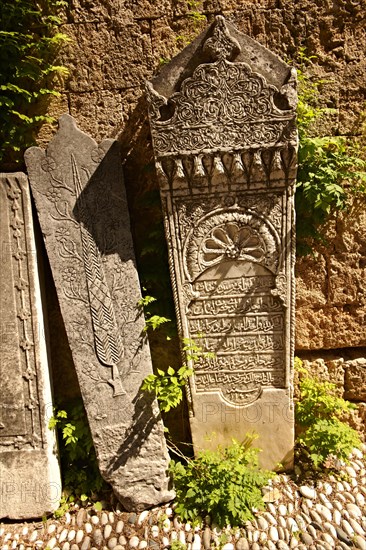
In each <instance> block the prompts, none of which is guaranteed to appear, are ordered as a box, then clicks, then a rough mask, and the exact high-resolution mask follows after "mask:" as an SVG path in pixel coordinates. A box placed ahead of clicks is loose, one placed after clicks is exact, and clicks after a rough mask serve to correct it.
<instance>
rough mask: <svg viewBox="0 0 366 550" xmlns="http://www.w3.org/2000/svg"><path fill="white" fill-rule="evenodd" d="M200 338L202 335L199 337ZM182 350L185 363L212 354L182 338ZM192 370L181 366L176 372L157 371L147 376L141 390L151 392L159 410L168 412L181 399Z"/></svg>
mask: <svg viewBox="0 0 366 550" xmlns="http://www.w3.org/2000/svg"><path fill="white" fill-rule="evenodd" d="M200 336H201V337H202V335H200ZM182 350H183V352H184V354H185V357H186V361H187V362H193V363H194V362H195V361H197V360H198V359H199V358H200V357H207V358H211V357H214V354H213V353H211V352H205V351H203V350H202V348H201V347H200V346H199V345H198V344H197V343H196V342H195V341H194V340H192V339H190V338H183V347H182ZM192 374H193V369H192V368H190V367H188V366H187V365H186V364H183V366H182V367H180V369H178V370H174V369H173V368H172V367H168V369H167V371H163V370H161V369H157V374H149V376H147V377H146V378H145V379H144V381H143V383H142V386H141V389H142V390H145V391H149V392H153V393H155V395H156V398H157V400H158V402H159V406H160V410H161V411H163V412H169V411H170V409H172V408H175V407H177V406H178V405H179V403H180V402H181V401H182V399H183V387H184V386H185V385H186V384H187V381H188V379H189V377H190V376H191V375H192Z"/></svg>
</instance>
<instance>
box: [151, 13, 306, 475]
mask: <svg viewBox="0 0 366 550" xmlns="http://www.w3.org/2000/svg"><path fill="white" fill-rule="evenodd" d="M295 81H296V76H295V74H294V72H293V71H291V69H290V68H289V67H288V66H287V65H286V64H285V63H284V62H282V61H281V60H280V59H279V58H278V57H277V56H275V55H274V54H272V53H271V52H269V51H268V50H266V49H265V48H263V47H262V46H260V45H259V44H258V43H256V42H254V41H253V40H252V39H250V38H249V37H247V36H245V35H243V34H241V33H239V32H238V31H237V30H236V29H235V28H234V27H233V26H232V25H230V24H228V23H226V22H225V20H224V19H223V18H222V17H218V18H216V21H215V22H214V23H213V25H212V26H211V27H209V28H208V29H207V30H205V31H204V32H203V33H202V34H201V35H200V36H199V37H198V38H197V39H196V40H195V41H194V42H193V43H192V44H190V45H189V46H188V47H187V48H185V49H184V50H183V51H182V52H181V53H180V54H179V55H178V56H177V57H176V58H175V59H174V60H173V61H172V62H171V63H169V64H168V65H166V66H165V67H163V69H162V70H161V72H160V74H159V76H157V77H156V78H154V79H153V81H152V84H151V85H149V87H148V91H149V101H150V124H151V134H152V138H153V146H154V153H155V159H156V169H157V174H158V177H159V183H160V192H161V198H162V203H163V210H164V213H165V228H166V236H167V241H168V247H169V249H170V268H171V273H172V284H173V288H174V291H175V303H176V309H177V313H178V320H179V321H178V324H179V327H180V331H181V336H182V337H185V338H191V339H193V340H195V339H197V338H202V340H200V343H201V342H202V347H203V349H204V350H205V351H207V352H213V353H214V355H215V356H214V358H207V357H200V358H199V359H198V361H196V362H195V364H194V365H192V366H193V367H194V375H193V376H192V380H191V381H190V387H189V395H188V397H189V401H190V409H191V419H190V421H191V428H192V437H193V443H194V446H195V449H196V450H199V449H200V448H201V447H204V446H211V447H212V446H216V445H217V444H218V443H230V441H231V438H232V437H235V438H237V439H239V440H242V439H243V437H244V436H245V433H246V432H248V431H250V430H254V431H256V432H258V433H259V435H260V440H259V446H260V447H261V448H262V449H263V455H262V457H261V458H262V463H263V464H264V465H265V466H269V467H275V466H276V465H277V464H278V463H279V462H281V463H282V464H283V465H285V466H289V465H290V464H291V462H292V454H293V404H292V399H291V387H292V368H291V365H292V358H293V344H294V339H293V328H294V292H293V279H294V273H293V267H294V248H293V246H294V234H293V229H294V228H293V223H294V214H293V208H294V206H293V190H294V181H295V174H296V147H297V133H296V127H295V107H296V91H295ZM274 97H276V100H274ZM200 335H203V336H200ZM212 433H215V435H216V437H215V438H213V439H212V441H211V442H208V441H207V436H210V435H211V434H212Z"/></svg>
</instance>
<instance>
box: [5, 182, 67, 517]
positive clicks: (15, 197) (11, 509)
mask: <svg viewBox="0 0 366 550" xmlns="http://www.w3.org/2000/svg"><path fill="white" fill-rule="evenodd" d="M0 214H1V215H0V235H1V264H0V272H1V275H0V327H1V330H0V372H1V374H0V380H1V382H0V384H1V391H0V517H8V518H11V519H26V518H34V517H41V516H43V515H44V514H45V513H47V512H53V511H54V510H56V509H57V508H58V506H59V500H60V497H61V478H60V469H59V464H58V457H57V447H56V440H55V434H54V432H53V431H51V430H49V429H48V421H49V417H50V414H52V395H51V387H50V377H49V370H48V360H47V349H46V341H45V332H44V323H43V312H42V302H41V293H40V285H39V274H38V267H37V258H36V245H35V238H34V232H33V220H32V209H31V201H30V192H29V185H28V179H27V177H26V175H25V174H23V173H20V172H19V173H14V174H0Z"/></svg>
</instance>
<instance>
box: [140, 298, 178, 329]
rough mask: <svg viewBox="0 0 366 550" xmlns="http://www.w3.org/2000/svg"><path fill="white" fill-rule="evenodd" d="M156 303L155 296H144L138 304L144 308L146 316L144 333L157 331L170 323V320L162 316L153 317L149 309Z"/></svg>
mask: <svg viewBox="0 0 366 550" xmlns="http://www.w3.org/2000/svg"><path fill="white" fill-rule="evenodd" d="M144 290H145V289H144ZM156 301H157V300H156V298H154V297H153V296H144V297H143V298H141V299H140V300H139V301H138V302H137V304H138V306H140V307H142V308H143V310H144V314H145V326H144V329H143V330H144V332H147V331H148V330H149V329H151V330H156V329H157V328H160V327H161V326H162V325H164V324H165V323H169V322H170V319H168V318H167V317H163V316H162V315H152V314H151V313H150V311H149V310H148V309H147V307H148V306H149V305H150V304H153V303H154V302H156Z"/></svg>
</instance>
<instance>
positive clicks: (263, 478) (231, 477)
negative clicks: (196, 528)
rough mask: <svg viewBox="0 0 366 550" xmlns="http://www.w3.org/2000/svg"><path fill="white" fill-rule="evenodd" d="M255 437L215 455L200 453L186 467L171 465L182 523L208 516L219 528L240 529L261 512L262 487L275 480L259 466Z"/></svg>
mask: <svg viewBox="0 0 366 550" xmlns="http://www.w3.org/2000/svg"><path fill="white" fill-rule="evenodd" d="M255 437H256V436H255V435H247V436H246V439H245V440H244V441H243V442H242V443H239V442H238V441H236V440H233V441H232V444H231V445H230V446H228V447H225V448H223V447H221V446H220V447H218V449H217V451H202V452H200V453H198V455H197V457H196V458H194V459H188V462H187V465H186V466H185V465H183V464H182V463H180V462H174V461H171V463H170V467H169V470H170V472H171V474H172V475H173V479H174V485H175V490H176V493H177V497H176V501H177V507H176V512H177V513H178V514H179V515H180V516H181V518H182V519H183V520H185V521H193V522H199V521H200V519H201V518H202V517H204V516H205V515H207V514H209V515H210V516H211V519H212V521H214V522H215V523H217V524H218V525H219V526H222V527H223V526H225V525H227V524H230V525H231V526H236V525H241V524H243V522H245V521H246V520H249V519H251V518H252V517H253V508H255V509H257V510H261V509H263V508H264V503H263V499H262V492H261V487H262V486H263V485H265V484H266V483H267V482H268V480H269V479H270V478H271V477H273V476H274V473H273V472H269V471H267V470H261V469H260V468H259V466H258V452H259V449H256V448H253V447H252V446H251V445H252V442H253V440H254V439H255Z"/></svg>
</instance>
